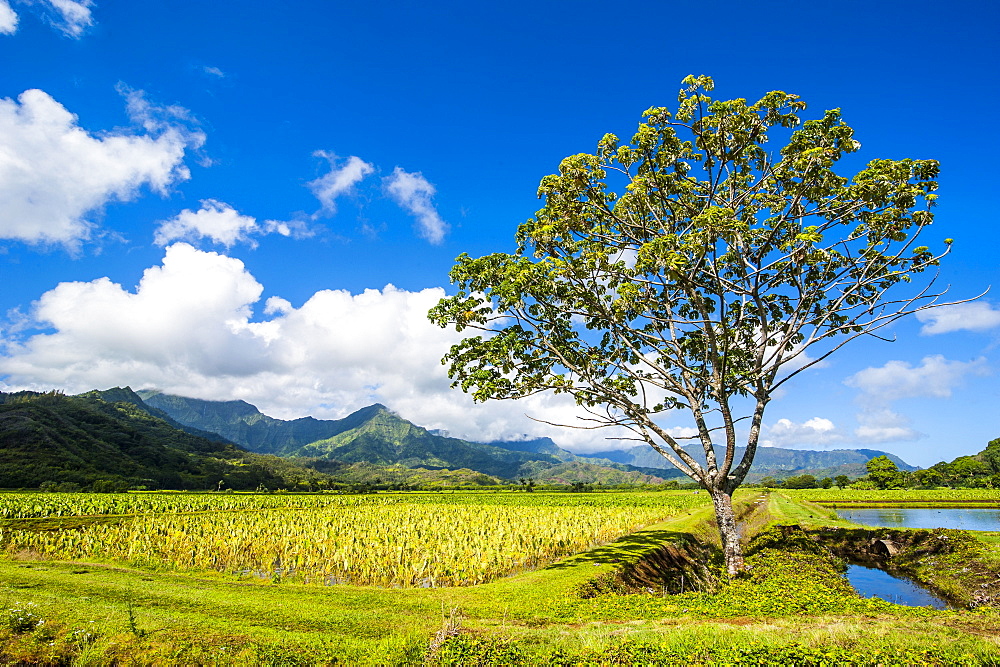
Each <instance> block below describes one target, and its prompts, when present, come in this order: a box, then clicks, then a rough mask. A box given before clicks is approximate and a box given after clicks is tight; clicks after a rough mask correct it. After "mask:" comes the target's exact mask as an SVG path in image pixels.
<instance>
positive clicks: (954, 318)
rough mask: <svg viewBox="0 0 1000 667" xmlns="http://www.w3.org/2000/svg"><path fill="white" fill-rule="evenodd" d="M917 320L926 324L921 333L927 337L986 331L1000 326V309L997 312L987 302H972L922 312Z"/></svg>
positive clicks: (918, 314)
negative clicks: (957, 332)
mask: <svg viewBox="0 0 1000 667" xmlns="http://www.w3.org/2000/svg"><path fill="white" fill-rule="evenodd" d="M917 319H918V320H919V321H921V322H923V323H924V326H923V327H921V328H920V333H922V334H925V335H934V334H943V333H949V332H952V331H986V330H987V329H993V328H994V327H998V326H1000V309H996V310H995V309H994V308H993V306H991V305H990V304H989V303H988V302H986V301H971V302H969V303H956V304H955V305H953V306H941V307H940V308H931V309H929V310H921V311H920V312H918V313H917Z"/></svg>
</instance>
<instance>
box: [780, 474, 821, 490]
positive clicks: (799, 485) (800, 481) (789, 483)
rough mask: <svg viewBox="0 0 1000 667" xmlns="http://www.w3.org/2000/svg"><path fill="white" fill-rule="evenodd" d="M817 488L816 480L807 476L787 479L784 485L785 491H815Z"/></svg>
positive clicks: (811, 476)
mask: <svg viewBox="0 0 1000 667" xmlns="http://www.w3.org/2000/svg"><path fill="white" fill-rule="evenodd" d="M818 486H819V484H818V483H817V481H816V478H815V477H814V476H813V475H809V474H806V475H798V476H795V477H788V478H786V479H785V483H784V487H785V488H786V489H815V488H816V487H818Z"/></svg>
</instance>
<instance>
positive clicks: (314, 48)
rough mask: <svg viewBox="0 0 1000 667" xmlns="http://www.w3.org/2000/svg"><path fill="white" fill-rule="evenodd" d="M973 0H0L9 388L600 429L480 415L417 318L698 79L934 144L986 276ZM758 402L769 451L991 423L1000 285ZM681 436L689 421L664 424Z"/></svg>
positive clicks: (947, 201) (927, 438)
mask: <svg viewBox="0 0 1000 667" xmlns="http://www.w3.org/2000/svg"><path fill="white" fill-rule="evenodd" d="M998 13H1000V10H998V9H997V5H996V4H995V3H991V2H985V1H983V2H977V1H963V0H959V1H956V2H950V3H931V2H924V1H916V2H913V1H911V2H894V1H891V2H879V3H872V2H865V3H862V2H840V3H836V4H835V5H829V4H822V3H799V2H795V3H793V2H763V3H756V4H752V3H742V2H741V3H737V2H723V1H717V2H703V3H684V4H680V3H665V2H664V3H645V4H642V5H637V6H635V7H629V6H621V5H611V4H610V3H596V2H548V3H521V2H508V3H503V4H501V3H478V4H476V3H472V4H470V3H448V2H425V3H420V4H417V3H398V2H384V3H337V2H310V1H305V0H297V1H291V2H285V3H273V2H260V1H257V0H251V1H246V2H240V3H235V2H227V1H219V2H214V3H203V2H186V1H183V0H175V1H173V2H169V3H168V2H163V1H162V0H160V1H146V2H132V3H112V2H100V1H96V2H84V1H82V0H32V1H31V2H29V1H28V0H0V62H2V63H3V67H2V68H0V284H2V285H3V289H2V290H0V389H7V390H10V389H18V388H32V389H49V388H62V389H65V390H67V391H70V392H76V391H83V390H86V389H90V388H106V387H110V386H114V385H126V384H127V385H131V386H132V387H133V388H136V389H138V388H141V387H158V388H161V389H164V390H166V391H172V392H175V393H182V394H187V395H193V396H200V397H203V398H218V399H231V398H242V399H245V400H248V401H250V402H252V403H254V404H255V405H258V406H259V407H260V408H261V409H262V410H263V411H264V412H266V413H268V414H271V415H273V416H277V417H283V418H293V417H299V416H303V415H306V414H312V415H315V416H317V417H322V418H333V417H339V416H343V415H345V414H347V413H348V412H350V411H352V410H354V409H357V408H360V407H363V406H364V405H368V404H370V403H372V402H375V401H380V402H383V403H385V404H386V405H388V406H389V407H391V408H393V409H395V410H397V411H398V412H400V414H402V415H403V416H404V417H406V418H408V419H411V420H413V421H415V422H417V423H419V424H421V425H424V426H428V427H432V428H443V429H447V430H449V431H451V432H452V433H454V434H456V435H463V436H467V437H472V438H477V439H489V438H496V437H510V436H514V435H517V434H522V433H530V434H533V435H549V436H551V437H553V438H554V439H555V440H556V441H557V442H559V443H560V444H562V445H564V446H567V447H570V448H576V449H581V450H582V449H590V450H594V449H605V448H609V447H614V446H616V445H615V443H614V442H612V441H607V440H605V439H604V438H605V437H606V434H595V433H593V432H580V431H568V430H557V429H553V428H550V427H545V426H542V425H540V424H537V423H536V422H533V421H531V420H529V419H527V418H526V416H525V415H526V414H530V415H531V416H535V417H540V418H543V419H549V420H553V419H555V420H558V419H560V418H565V417H567V415H569V414H570V413H571V408H570V407H568V406H567V405H565V403H563V402H561V401H558V400H556V399H553V398H551V397H539V398H537V399H533V400H532V401H527V402H519V403H497V404H488V405H481V406H473V405H472V404H471V402H470V401H469V400H468V399H467V397H464V396H463V395H461V394H460V393H459V392H456V391H454V390H450V389H448V387H447V384H448V383H447V380H446V379H445V378H444V375H443V369H442V368H441V367H440V365H439V364H438V362H437V360H438V359H439V358H440V356H441V355H442V353H443V352H444V350H445V349H447V347H448V345H449V344H450V343H451V342H453V341H454V339H455V335H454V333H451V332H446V331H442V330H437V329H435V328H433V327H432V326H431V325H430V324H428V323H426V322H425V317H424V314H425V313H426V310H427V308H428V307H430V306H431V305H433V304H434V303H436V301H437V299H438V298H440V297H441V296H442V295H444V294H445V293H446V292H447V290H448V289H449V287H448V281H447V272H448V270H449V268H450V267H451V266H452V264H453V261H454V258H455V257H456V256H457V255H458V254H459V253H461V252H468V253H469V254H472V255H479V254H484V253H488V252H494V251H505V250H512V249H513V241H512V239H513V234H514V231H515V228H516V226H517V225H518V224H519V223H520V222H522V221H523V220H525V219H526V218H527V217H529V216H530V215H531V214H532V213H533V212H534V211H535V210H536V209H537V208H538V207H539V202H538V200H537V199H536V197H535V191H536V189H537V185H538V181H539V179H540V178H541V177H542V176H544V175H545V174H548V173H551V172H553V171H554V170H555V169H556V167H557V165H558V163H559V161H560V160H561V159H562V158H563V157H565V156H567V155H570V154H574V153H578V152H587V151H592V150H594V147H595V145H596V142H597V141H598V139H600V137H601V136H602V135H603V134H604V133H605V132H615V133H618V134H619V135H620V136H630V134H631V132H632V131H633V130H634V128H635V125H636V123H637V122H638V121H639V119H640V114H641V112H642V111H643V110H644V109H646V108H648V107H650V106H653V105H664V106H673V105H674V103H675V100H676V94H677V90H678V88H679V86H680V80H681V79H682V78H683V77H684V76H685V75H687V74H692V73H696V74H698V73H704V74H709V75H711V76H713V77H714V78H715V81H716V84H717V88H716V96H717V97H720V98H730V97H748V98H755V97H757V96H759V95H761V94H762V93H764V92H766V91H768V90H774V89H780V90H786V91H789V92H794V93H797V94H799V95H801V96H802V97H803V99H805V100H806V101H807V102H808V104H809V110H808V111H807V112H806V113H805V116H806V117H812V116H813V114H816V115H818V114H821V113H822V111H823V110H825V109H828V108H834V107H840V108H842V109H843V113H844V117H845V119H846V120H847V122H848V123H849V124H851V125H852V126H853V127H854V128H855V132H856V135H855V136H856V137H857V138H859V139H860V140H861V142H862V144H863V149H862V150H861V152H860V153H858V154H856V155H855V156H852V158H851V159H852V160H853V162H850V163H848V161H846V160H845V161H844V162H843V163H842V164H845V165H846V166H847V167H850V168H857V167H859V166H860V165H861V164H863V162H864V161H867V160H869V159H874V158H904V157H914V158H933V159H938V160H940V161H941V163H942V176H941V190H940V195H941V198H940V205H939V207H938V209H937V218H936V222H935V225H934V227H932V228H931V230H930V231H929V233H928V242H931V243H935V242H936V243H939V242H940V241H941V240H942V239H944V238H946V237H951V238H954V239H955V240H956V242H955V245H954V251H953V253H952V255H951V256H950V257H948V258H947V261H946V262H945V265H944V266H943V268H942V274H941V281H942V282H943V283H947V284H950V285H951V286H952V287H951V294H952V295H953V296H954V297H955V298H966V297H971V296H974V295H976V294H978V293H980V292H982V291H983V290H985V289H986V288H987V287H989V286H990V285H997V284H998V282H1000V281H998V280H997V274H998V270H997V258H998V252H997V249H996V242H997V238H996V234H995V232H994V228H995V225H996V222H995V217H996V215H995V213H994V212H993V211H992V208H991V207H990V206H989V205H988V203H986V205H984V203H985V202H989V201H990V195H991V194H992V193H993V192H994V191H995V189H996V188H995V185H994V174H993V169H991V168H990V167H989V166H988V165H989V164H991V163H992V160H993V157H994V156H995V155H996V154H997V152H998V148H1000V146H998V133H997V121H998V118H997V111H996V109H997V92H996V91H997V76H996V63H997V62H1000V57H998V53H997V50H998V47H997V45H998V43H1000V40H998ZM892 333H893V334H894V335H895V336H896V337H897V342H895V343H892V344H887V343H881V342H876V341H865V342H858V343H856V344H854V345H853V346H851V347H849V348H846V349H845V350H843V351H842V352H841V353H840V354H839V355H838V356H835V357H833V358H832V359H831V360H830V362H829V363H828V364H826V365H825V366H824V367H823V368H821V369H817V370H814V371H811V372H809V373H806V374H803V375H802V376H800V377H799V378H798V379H797V380H796V382H795V383H794V384H793V385H791V386H789V387H788V388H787V391H786V392H785V393H784V395H783V396H782V397H781V398H780V399H778V400H776V401H775V402H774V403H772V405H771V406H770V407H769V412H768V414H767V417H766V418H765V424H766V427H767V428H766V429H765V434H764V438H765V440H766V441H767V442H768V443H770V444H772V445H775V446H791V447H812V448H818V447H826V448H830V447H870V448H877V449H883V450H887V451H891V452H893V453H896V454H898V455H900V456H902V457H903V458H904V459H905V460H907V461H909V462H911V463H915V464H919V465H929V464H931V463H934V462H936V461H938V460H941V459H951V458H953V457H955V456H958V455H961V454H968V453H973V452H976V451H978V450H980V449H982V447H983V446H984V445H985V443H986V442H987V441H988V440H990V439H992V438H996V437H1000V420H998V418H997V417H996V406H997V404H998V400H997V399H998V375H997V373H998V369H1000V358H998V357H1000V355H998V353H997V350H996V343H997V341H998V335H1000V296H997V295H996V293H995V292H991V293H990V294H988V295H987V296H986V297H985V298H984V299H982V300H980V301H979V302H977V303H976V304H974V305H971V306H965V307H964V308H963V309H960V310H952V311H950V312H942V313H941V316H940V317H939V318H938V319H931V320H925V321H923V322H920V321H917V320H916V319H915V318H911V319H909V320H906V321H901V322H900V323H898V324H897V325H895V326H894V328H893V331H892ZM669 425H670V426H672V427H676V428H681V427H683V423H682V421H681V420H680V419H677V420H675V421H671V423H670V424H669Z"/></svg>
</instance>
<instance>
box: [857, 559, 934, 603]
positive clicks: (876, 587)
mask: <svg viewBox="0 0 1000 667" xmlns="http://www.w3.org/2000/svg"><path fill="white" fill-rule="evenodd" d="M847 581H849V582H850V583H851V586H853V587H854V590H856V591H857V592H858V594H859V595H860V596H861V597H866V598H873V597H880V598H882V599H883V600H885V601H887V602H894V603H896V604H901V605H906V606H908V607H927V606H930V607H934V608H935V609H949V608H951V605H949V604H948V603H947V602H945V601H944V600H942V599H941V598H939V597H937V596H936V595H934V594H933V593H931V592H930V591H927V590H924V589H923V588H921V587H920V586H918V585H917V584H915V583H913V582H912V581H909V580H907V579H900V578H898V577H894V576H892V575H891V574H889V573H888V572H886V571H885V570H879V569H877V568H874V567H865V566H863V565H848V566H847Z"/></svg>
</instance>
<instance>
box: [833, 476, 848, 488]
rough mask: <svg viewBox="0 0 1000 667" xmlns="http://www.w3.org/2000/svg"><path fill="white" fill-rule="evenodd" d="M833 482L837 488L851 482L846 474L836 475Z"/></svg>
mask: <svg viewBox="0 0 1000 667" xmlns="http://www.w3.org/2000/svg"><path fill="white" fill-rule="evenodd" d="M833 482H834V484H836V485H837V488H838V489H843V488H845V487H846V486H848V485H849V484H850V483H851V478H850V477H848V476H847V475H837V476H836V477H834V478H833Z"/></svg>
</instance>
